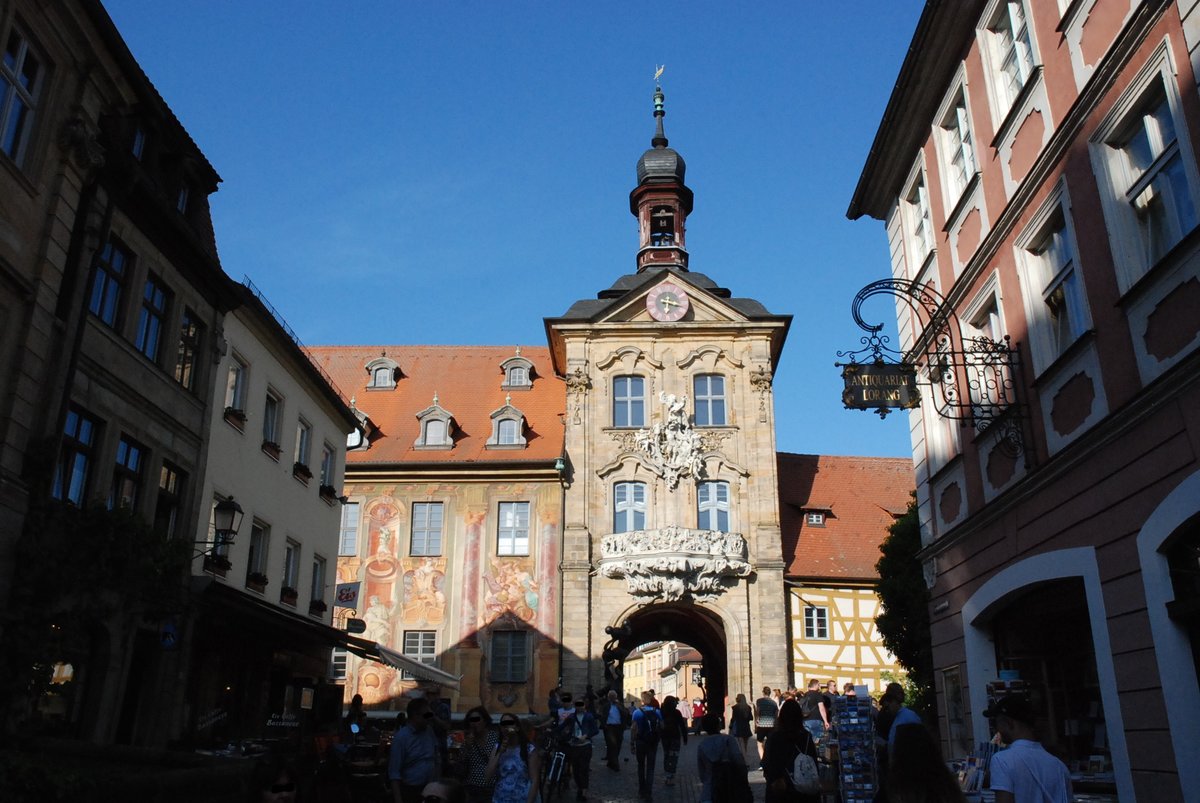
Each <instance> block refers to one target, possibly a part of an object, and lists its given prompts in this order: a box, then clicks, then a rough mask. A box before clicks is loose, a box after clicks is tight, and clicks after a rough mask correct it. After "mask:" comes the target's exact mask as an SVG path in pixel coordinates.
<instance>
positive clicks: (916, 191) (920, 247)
mask: <svg viewBox="0 0 1200 803" xmlns="http://www.w3.org/2000/svg"><path fill="white" fill-rule="evenodd" d="M903 214H904V235H905V240H906V242H907V243H908V257H909V261H910V262H911V263H912V264H911V265H910V266H909V270H908V272H909V276H910V277H914V278H915V277H916V275H917V271H918V270H920V269H921V265H923V264H924V263H925V258H926V257H928V256H929V254H930V253H931V252H932V251H933V242H934V241H933V214H932V212H930V207H929V188H928V187H926V186H925V171H924V170H922V169H919V168H918V170H917V175H916V178H914V179H913V181H912V184H910V185H909V187H908V191H907V192H906V193H905V194H904V209H903Z"/></svg>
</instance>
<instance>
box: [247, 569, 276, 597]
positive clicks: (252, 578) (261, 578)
mask: <svg viewBox="0 0 1200 803" xmlns="http://www.w3.org/2000/svg"><path fill="white" fill-rule="evenodd" d="M269 582H271V580H270V578H268V577H267V576H266V575H265V574H263V573H262V572H250V574H248V575H246V588H248V589H250V590H251V591H257V592H258V593H260V594H261V593H262V592H263V591H266V589H267V583H269Z"/></svg>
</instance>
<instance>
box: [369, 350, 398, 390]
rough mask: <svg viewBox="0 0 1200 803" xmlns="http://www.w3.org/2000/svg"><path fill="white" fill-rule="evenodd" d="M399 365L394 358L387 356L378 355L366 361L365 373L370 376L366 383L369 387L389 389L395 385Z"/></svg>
mask: <svg viewBox="0 0 1200 803" xmlns="http://www.w3.org/2000/svg"><path fill="white" fill-rule="evenodd" d="M398 369H399V366H397V365H396V361H395V360H391V359H388V358H387V357H379V358H377V359H374V360H372V361H371V362H369V363H367V373H368V374H370V376H371V381H370V383H369V384H368V385H367V387H368V388H371V389H373V390H374V389H385V390H386V389H391V388H394V387H396V374H397V373H399V370H398Z"/></svg>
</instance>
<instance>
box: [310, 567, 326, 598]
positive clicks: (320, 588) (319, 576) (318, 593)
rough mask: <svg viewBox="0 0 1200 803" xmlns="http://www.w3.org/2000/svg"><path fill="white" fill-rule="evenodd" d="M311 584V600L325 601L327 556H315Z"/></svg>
mask: <svg viewBox="0 0 1200 803" xmlns="http://www.w3.org/2000/svg"><path fill="white" fill-rule="evenodd" d="M310 581H311V582H310V584H309V600H311V601H312V602H324V601H325V558H323V557H321V556H320V555H314V556H313V563H312V577H311V578H310Z"/></svg>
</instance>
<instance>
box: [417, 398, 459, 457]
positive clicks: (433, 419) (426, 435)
mask: <svg viewBox="0 0 1200 803" xmlns="http://www.w3.org/2000/svg"><path fill="white" fill-rule="evenodd" d="M417 420H418V421H420V424H421V433H420V435H418V436H417V440H416V441H415V442H414V443H413V448H415V449H452V448H454V416H453V415H452V414H451V413H450V412H449V411H448V410H446V409H445V408H444V407H442V406H441V404H439V403H438V397H437V394H436V393H435V394H434V396H433V404H431V405H430V406H429V407H426V408H425V409H424V410H422V411H421V412H419V413H417Z"/></svg>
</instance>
